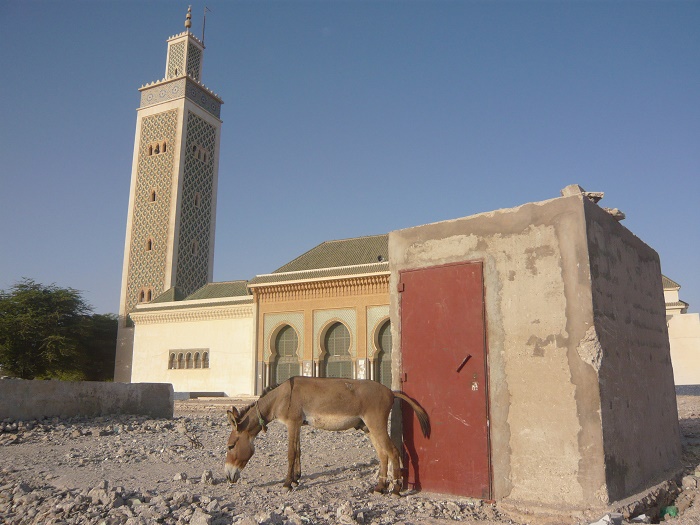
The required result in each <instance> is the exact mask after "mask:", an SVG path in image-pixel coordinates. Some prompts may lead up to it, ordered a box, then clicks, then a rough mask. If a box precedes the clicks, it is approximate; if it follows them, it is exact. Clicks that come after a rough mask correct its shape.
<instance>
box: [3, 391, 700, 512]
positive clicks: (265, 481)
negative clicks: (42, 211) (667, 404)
mask: <svg viewBox="0 0 700 525" xmlns="http://www.w3.org/2000/svg"><path fill="white" fill-rule="evenodd" d="M225 403H230V401H227V400H216V399H209V400H191V401H178V402H176V413H175V418H174V419H172V420H153V419H148V418H146V417H133V416H113V417H100V418H91V419H87V418H71V419H64V420H61V419H59V418H51V419H44V420H42V421H34V422H13V421H8V420H5V421H3V422H1V423H0V430H1V431H2V432H0V523H7V524H20V523H21V524H25V523H26V524H33V523H37V524H39V523H41V524H49V523H54V524H58V523H66V524H73V523H75V524H83V523H87V524H105V525H113V524H123V523H124V524H129V525H135V524H150V523H166V524H173V525H174V524H194V525H200V524H209V525H212V524H213V525H217V524H219V525H223V524H227V525H228V524H237V523H238V524H242V525H254V524H272V525H285V524H290V525H309V524H345V525H353V524H376V525H384V524H406V525H410V524H418V523H426V524H435V525H437V524H445V523H448V522H452V521H460V522H463V523H466V524H480V525H496V524H503V523H513V524H515V523H523V521H521V520H522V519H523V518H522V517H519V518H518V517H515V516H513V515H509V514H508V512H507V511H506V510H504V509H502V508H500V507H499V505H497V504H496V505H491V504H486V503H483V502H481V501H478V500H472V499H468V498H449V497H445V496H441V495H435V494H428V493H410V492H406V493H403V494H402V496H401V497H392V496H387V495H379V494H372V493H371V492H370V489H371V488H372V487H373V486H374V483H375V482H376V476H377V469H378V462H377V460H376V457H375V454H374V450H373V448H372V446H371V443H370V441H369V439H368V437H367V436H366V435H365V434H363V433H362V432H361V431H348V432H340V433H337V432H324V431H320V430H315V429H311V428H306V427H305V428H304V429H302V480H301V484H300V485H299V487H298V488H296V489H295V490H293V491H292V492H287V491H285V490H284V489H283V488H282V480H283V478H284V476H285V474H286V461H287V460H286V429H285V427H284V426H283V425H281V424H279V423H276V422H275V423H272V424H271V425H270V427H269V431H268V432H267V434H261V435H260V436H259V437H258V439H257V440H256V453H255V455H254V456H253V459H252V460H251V461H250V463H249V464H248V466H247V467H246V469H245V470H244V471H243V475H242V479H241V481H240V482H239V483H238V484H236V485H229V484H228V483H227V482H226V481H225V478H224V474H223V469H222V466H223V458H224V456H225V444H226V438H227V436H228V432H229V427H228V424H227V422H226V419H225V408H226V404H225ZM245 403H246V401H244V400H239V401H238V402H237V405H238V406H242V405H244V404H245ZM678 408H679V417H680V424H681V433H682V435H683V450H684V457H683V459H684V465H685V469H686V472H685V473H686V477H685V478H684V485H685V486H686V488H685V489H684V490H683V491H682V493H681V494H680V496H676V495H675V494H674V497H675V501H673V502H672V503H674V504H676V505H675V506H677V507H678V509H679V516H677V517H667V518H666V519H667V520H670V521H673V522H675V523H697V524H700V503H699V506H698V507H696V506H695V505H694V501H695V496H696V494H697V492H698V490H699V489H698V488H697V478H696V477H695V473H696V470H697V471H698V477H700V396H679V397H678ZM698 502H700V500H698ZM658 510H659V509H658V508H657V509H655V510H654V509H650V512H649V514H650V515H651V516H654V512H656V513H658ZM626 518H628V519H629V518H630V516H626ZM533 521H537V520H533ZM592 521H595V520H592ZM584 522H585V523H590V522H591V520H590V519H587V520H582V519H579V520H578V521H576V520H572V521H570V523H584ZM627 522H628V521H627V520H624V521H623V523H627Z"/></svg>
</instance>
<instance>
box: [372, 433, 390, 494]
mask: <svg viewBox="0 0 700 525" xmlns="http://www.w3.org/2000/svg"><path fill="white" fill-rule="evenodd" d="M376 434H377V433H376V432H372V431H371V430H370V433H369V438H370V439H371V440H372V445H374V450H375V451H376V452H377V457H378V458H379V478H378V479H377V485H376V486H375V487H374V489H373V492H381V493H384V492H386V489H387V487H388V482H387V479H386V473H387V462H388V459H389V458H388V455H387V451H386V449H385V448H384V447H383V446H382V443H381V440H380V439H378V438H377V436H376Z"/></svg>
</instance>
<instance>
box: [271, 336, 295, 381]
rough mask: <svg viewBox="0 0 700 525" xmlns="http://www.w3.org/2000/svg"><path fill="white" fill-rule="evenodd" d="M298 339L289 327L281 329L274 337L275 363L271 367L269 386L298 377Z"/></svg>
mask: <svg viewBox="0 0 700 525" xmlns="http://www.w3.org/2000/svg"><path fill="white" fill-rule="evenodd" d="M298 348H299V337H298V336H297V333H296V331H295V330H294V328H292V327H291V326H289V325H285V326H284V327H282V328H281V329H280V330H279V331H278V332H277V335H276V336H275V348H274V350H275V362H274V365H273V366H272V377H271V378H270V381H271V384H273V385H275V384H277V385H278V384H280V383H283V382H285V381H286V380H287V379H289V378H290V377H294V376H298V375H299V373H300V370H299V356H298V354H297V350H298Z"/></svg>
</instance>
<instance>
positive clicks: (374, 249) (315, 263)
mask: <svg viewBox="0 0 700 525" xmlns="http://www.w3.org/2000/svg"><path fill="white" fill-rule="evenodd" d="M380 257H381V258H380ZM388 260H389V236H388V235H387V234H384V235H371V236H368V237H355V238H354V239H343V240H340V241H326V242H324V243H321V244H319V245H318V246H316V247H315V248H312V249H311V250H309V251H308V252H306V253H305V254H303V255H301V256H299V257H297V258H296V259H294V260H293V261H292V262H289V263H287V264H285V265H284V266H282V267H281V268H278V269H277V270H275V271H274V272H273V273H285V272H298V271H303V270H317V269H320V268H336V267H339V266H354V265H358V264H371V263H377V262H382V261H388Z"/></svg>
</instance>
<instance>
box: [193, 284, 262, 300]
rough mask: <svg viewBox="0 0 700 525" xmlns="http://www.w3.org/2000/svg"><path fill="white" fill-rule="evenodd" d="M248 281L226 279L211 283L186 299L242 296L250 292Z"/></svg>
mask: <svg viewBox="0 0 700 525" xmlns="http://www.w3.org/2000/svg"><path fill="white" fill-rule="evenodd" d="M247 284H248V282H247V281H225V282H222V283H209V284H205V285H204V286H202V287H201V288H200V289H199V290H197V291H196V292H194V293H193V294H191V295H188V296H187V298H186V299H185V300H186V301H191V300H194V299H220V298H223V297H242V296H246V295H249V294H248V286H247Z"/></svg>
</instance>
